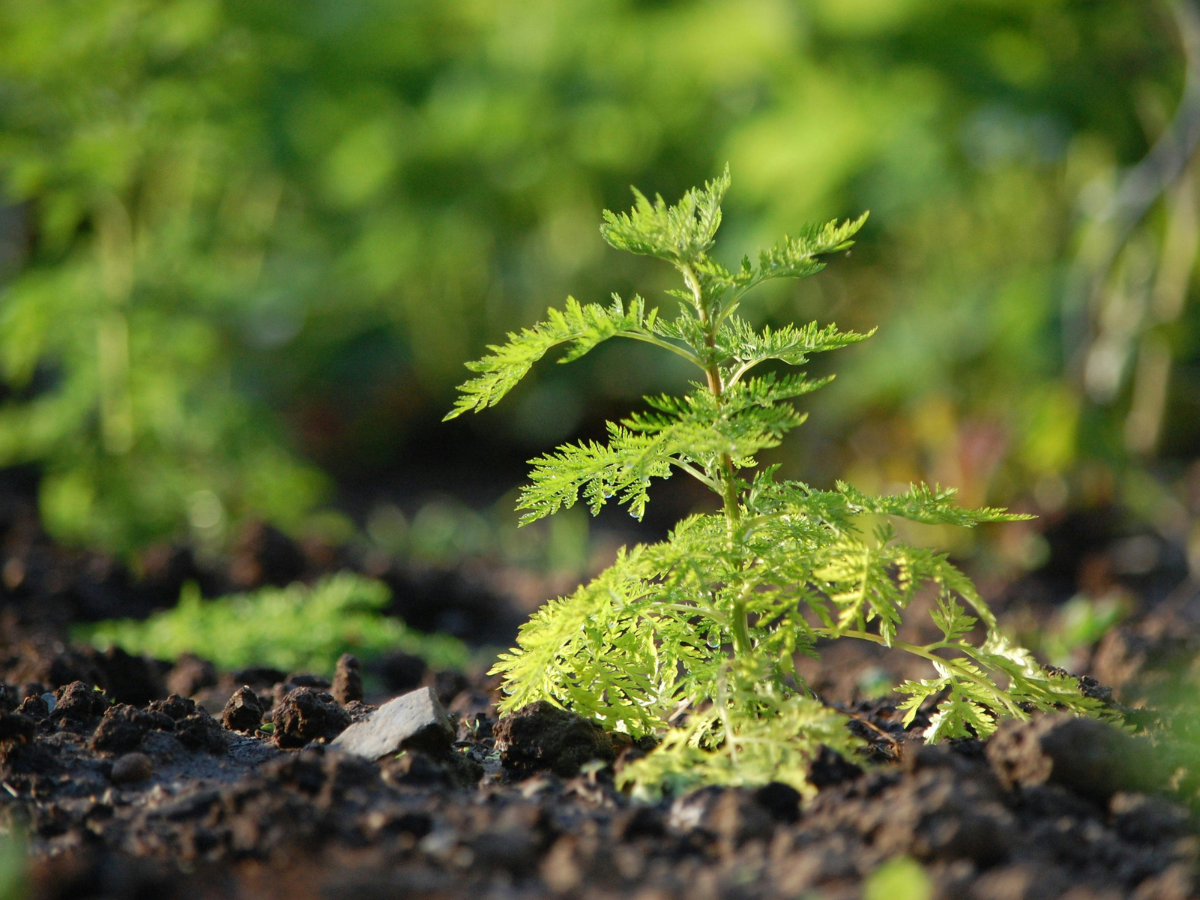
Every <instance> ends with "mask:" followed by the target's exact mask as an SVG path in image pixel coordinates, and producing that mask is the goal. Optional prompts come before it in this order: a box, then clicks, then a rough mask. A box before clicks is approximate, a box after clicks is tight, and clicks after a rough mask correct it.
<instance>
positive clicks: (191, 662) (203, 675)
mask: <svg viewBox="0 0 1200 900" xmlns="http://www.w3.org/2000/svg"><path fill="white" fill-rule="evenodd" d="M166 683H167V692H168V693H171V694H179V695H180V696H181V697H190V696H192V694H195V693H196V692H197V691H199V690H200V689H201V688H206V687H212V686H213V685H215V684H216V683H217V667H216V666H214V665H213V664H212V663H210V662H209V661H208V660H207V659H201V658H200V657H198V656H193V655H192V654H190V653H185V654H183V655H182V656H180V657H179V659H178V660H176V662H175V667H174V668H173V669H171V671H170V672H168V673H167V678H166Z"/></svg>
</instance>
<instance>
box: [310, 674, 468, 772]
mask: <svg viewBox="0 0 1200 900" xmlns="http://www.w3.org/2000/svg"><path fill="white" fill-rule="evenodd" d="M453 740H454V727H453V726H452V725H451V724H450V717H449V716H447V715H446V710H444V709H443V708H442V704H441V703H440V702H439V701H438V698H437V694H435V693H434V692H433V690H432V689H431V688H427V687H423V688H419V689H417V690H415V691H412V692H411V693H408V694H405V695H404V696H402V697H397V698H396V699H395V700H389V701H388V702H387V703H385V704H383V706H381V707H379V709H377V710H375V712H373V713H372V714H371V716H370V718H368V719H366V720H364V721H362V722H357V723H355V724H353V725H351V726H350V727H349V728H347V729H346V730H345V731H343V732H342V733H341V734H339V735H338V736H337V738H336V739H335V740H334V741H333V743H332V744H330V746H331V747H336V748H337V749H339V750H344V751H346V752H347V753H353V754H355V755H357V756H362V757H364V758H366V759H371V760H376V759H380V758H382V757H384V756H388V755H389V754H392V753H398V752H400V751H401V750H407V749H409V748H412V749H414V750H425V751H427V752H434V753H436V752H438V751H443V750H447V749H449V747H450V744H451V743H452V742H453Z"/></svg>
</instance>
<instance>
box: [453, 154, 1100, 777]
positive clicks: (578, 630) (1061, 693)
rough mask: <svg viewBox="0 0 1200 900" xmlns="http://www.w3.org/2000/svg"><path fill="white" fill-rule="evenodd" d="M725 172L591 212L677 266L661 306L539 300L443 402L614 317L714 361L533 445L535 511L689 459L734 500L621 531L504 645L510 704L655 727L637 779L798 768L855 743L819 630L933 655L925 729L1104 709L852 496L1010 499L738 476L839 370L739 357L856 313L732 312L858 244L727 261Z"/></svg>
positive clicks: (767, 474)
mask: <svg viewBox="0 0 1200 900" xmlns="http://www.w3.org/2000/svg"><path fill="white" fill-rule="evenodd" d="M728 186H729V176H728V171H726V173H725V174H724V175H723V176H722V177H720V178H718V179H716V180H714V181H712V182H709V183H708V184H707V185H706V186H705V187H704V189H702V190H692V191H689V192H688V193H687V194H685V196H684V198H683V200H681V201H680V202H679V203H678V204H676V205H674V206H667V205H666V204H665V203H664V202H663V200H662V198H657V199H656V200H655V201H654V202H653V203H652V202H651V201H649V200H647V199H646V198H645V197H644V196H643V195H642V194H640V193H636V192H635V196H636V200H637V202H636V206H635V208H634V210H633V211H632V212H631V213H629V214H622V215H614V214H611V213H609V214H606V216H605V223H606V224H605V226H604V227H603V229H602V232H603V234H604V237H605V239H606V240H608V241H609V242H610V243H611V244H613V246H615V247H619V248H622V249H627V250H630V251H632V252H635V253H644V254H648V255H651V256H655V257H658V258H661V259H664V260H667V261H668V262H670V263H671V264H672V265H673V266H674V267H675V268H676V269H677V270H678V272H679V274H680V275H681V276H682V278H683V282H684V289H683V290H680V291H676V292H674V295H675V296H677V297H679V299H680V303H679V311H678V314H677V316H676V317H675V318H674V319H671V320H667V319H661V318H659V317H658V316H657V314H651V315H650V316H647V317H643V316H642V311H641V306H640V304H639V306H638V307H637V308H636V321H635V322H632V323H631V324H626V323H625V322H624V321H623V320H622V316H624V311H623V309H622V307H621V306H620V304H619V303H618V304H616V305H615V306H614V307H613V308H612V309H611V310H610V311H608V312H607V313H605V312H604V311H602V310H599V309H598V308H595V309H596V311H595V312H592V313H590V314H587V315H585V314H584V313H583V311H582V310H581V309H580V308H579V307H578V306H574V305H569V306H568V315H567V316H564V315H562V314H560V313H554V312H552V313H551V316H550V319H549V322H548V323H543V324H541V325H538V326H536V327H534V328H533V329H526V330H525V331H524V332H522V333H521V334H519V335H511V336H510V340H509V343H508V344H506V345H504V346H503V347H493V348H491V350H492V355H491V356H490V357H487V358H485V360H483V361H482V362H480V363H473V364H471V365H470V368H472V369H473V370H475V371H482V372H485V373H486V375H485V376H484V377H490V378H494V379H495V381H494V382H487V383H484V382H482V381H481V380H480V379H475V380H473V381H469V382H467V384H466V385H464V386H463V388H462V391H463V394H464V396H463V397H462V398H460V401H459V406H458V407H456V409H455V411H454V412H453V413H452V415H457V414H458V413H459V412H461V411H464V410H466V409H481V408H483V407H484V406H486V405H490V403H491V402H494V400H493V399H492V398H493V397H494V396H496V391H498V390H499V389H500V388H503V389H504V390H507V389H508V388H509V387H511V386H512V384H513V383H515V381H516V380H517V379H518V378H519V377H520V376H521V375H523V374H524V373H525V372H527V371H528V369H529V367H530V366H531V365H532V364H533V362H535V361H536V360H537V359H538V358H540V357H541V356H542V355H543V354H544V352H545V350H546V349H548V348H549V347H550V346H551V345H552V344H553V343H563V342H570V341H576V342H578V344H577V349H576V350H575V351H573V356H578V355H580V353H582V352H586V350H587V349H590V348H591V346H594V345H595V343H597V342H598V341H599V340H603V339H607V338H609V337H617V336H622V335H623V336H631V337H644V336H645V335H644V333H642V332H638V331H637V330H638V329H644V331H645V332H647V333H651V334H654V335H657V336H658V337H660V338H661V339H662V340H663V341H664V342H666V343H668V344H669V346H670V348H671V349H673V350H675V351H676V352H679V353H681V354H682V355H685V356H688V357H689V358H690V359H691V360H692V362H694V364H695V365H696V366H697V368H698V369H699V370H700V372H701V374H702V376H703V378H704V381H703V382H702V383H696V384H695V385H694V388H695V389H694V391H693V392H692V393H690V394H687V395H686V396H684V397H678V398H677V397H650V398H647V399H646V402H647V404H648V405H649V407H650V411H648V412H642V413H635V414H634V415H631V416H630V417H628V418H626V419H624V420H623V421H621V422H620V423H619V424H610V426H609V440H608V442H607V443H601V442H597V441H593V442H589V443H586V444H577V445H568V446H565V447H560V448H559V449H558V450H557V451H555V452H554V453H551V454H548V455H546V456H544V457H542V458H540V459H537V460H534V461H533V466H534V468H533V473H532V479H531V481H532V483H531V484H530V485H529V486H528V487H527V488H526V489H525V492H524V493H523V494H522V496H521V500H520V506H521V508H522V509H525V510H528V511H529V512H528V514H527V516H526V520H527V521H532V520H533V519H536V518H539V517H541V516H544V515H548V514H551V513H554V512H557V511H558V510H560V509H563V508H566V507H570V506H572V505H573V504H574V503H576V502H577V501H578V499H579V498H580V496H582V497H583V499H584V500H585V501H586V502H587V504H588V506H589V507H590V508H591V510H592V512H593V513H594V512H597V511H599V509H600V508H601V507H602V506H603V505H604V504H605V503H607V502H608V501H609V500H615V501H616V502H618V503H621V504H624V505H627V506H628V507H629V509H630V512H632V513H633V514H634V515H635V516H639V517H640V516H641V515H642V513H643V511H644V509H645V506H646V503H647V502H648V489H649V486H650V484H651V480H652V479H653V478H666V477H669V476H670V475H671V474H672V473H673V471H675V470H678V471H682V472H684V473H686V474H688V475H690V476H692V477H694V478H696V479H698V480H699V481H701V482H702V483H703V484H705V485H706V486H707V487H709V488H710V489H711V490H712V491H714V492H715V493H716V494H718V495H719V496H720V497H721V499H722V503H723V507H724V509H723V512H722V513H719V514H712V515H695V516H691V517H689V518H687V519H685V520H683V521H682V522H680V523H679V524H678V525H677V527H676V528H675V529H674V530H673V531H672V533H671V534H670V536H669V537H668V539H667V540H666V541H664V542H662V543H657V544H651V545H639V546H636V547H634V548H633V549H632V550H628V551H622V552H621V553H620V554H619V555H618V557H617V560H616V562H615V563H614V564H613V565H612V566H611V567H610V568H609V569H608V570H606V571H605V572H604V573H602V574H601V575H599V576H598V577H597V578H595V579H594V580H593V581H591V582H590V583H588V584H586V585H584V586H582V587H580V588H579V589H578V590H577V591H576V592H575V593H574V594H572V595H570V596H569V597H564V598H560V599H558V600H553V601H551V602H550V603H548V604H546V605H545V606H544V607H543V608H542V609H540V610H539V611H538V612H537V613H535V614H534V615H533V617H532V618H531V619H530V621H529V622H528V623H527V624H526V625H525V626H524V627H523V628H522V629H521V632H520V635H519V637H518V641H517V647H516V648H515V649H513V650H512V651H510V652H509V653H507V654H503V655H502V656H501V657H500V659H499V661H498V662H497V664H496V666H495V668H494V669H493V672H494V673H498V674H501V675H503V676H504V682H505V690H506V692H507V696H506V698H505V699H504V701H503V702H502V704H501V709H502V710H503V711H512V710H515V709H518V708H520V707H522V706H524V705H525V704H527V703H530V702H533V701H536V700H546V701H549V702H551V703H554V704H556V705H559V706H562V707H565V708H568V709H571V710H574V711H575V712H578V713H580V714H583V715H585V716H588V717H590V718H592V719H594V720H596V721H597V722H600V723H601V724H603V725H604V727H605V728H607V729H609V730H613V731H623V732H627V733H628V734H630V735H632V736H634V737H640V736H643V735H655V736H656V737H658V738H660V739H661V740H660V743H659V745H658V747H657V748H656V749H655V750H654V751H653V752H651V753H650V754H648V755H647V756H646V757H645V758H644V759H641V760H639V761H637V762H635V763H633V764H632V765H630V766H628V767H626V768H625V769H624V770H623V771H622V772H621V775H620V780H621V782H622V783H623V784H625V785H628V786H630V787H631V788H632V789H633V790H634V791H635V793H639V794H642V795H647V796H654V795H657V794H659V793H661V792H663V791H676V790H685V789H687V788H690V787H694V786H696V785H699V784H730V785H741V784H760V783H763V782H766V781H770V780H778V781H784V782H787V783H789V784H792V785H794V786H795V787H796V788H797V789H799V790H801V791H808V790H809V789H810V786H809V785H808V783H807V781H806V779H805V774H806V769H807V765H808V762H809V761H810V760H811V758H812V756H813V754H814V753H816V752H817V750H818V748H819V747H820V746H822V745H825V746H828V747H831V748H833V749H836V750H840V751H843V752H846V753H849V752H852V751H853V749H854V746H855V742H854V740H853V739H852V737H851V735H850V732H849V731H847V730H846V729H845V728H844V722H845V718H844V716H843V715H842V714H841V713H838V712H836V711H834V710H832V709H830V708H828V707H825V706H824V705H823V704H822V703H821V702H820V701H819V700H817V699H816V698H814V697H812V696H811V695H810V694H809V692H808V691H807V689H806V687H805V685H804V684H803V681H802V679H800V678H799V676H798V674H797V673H796V671H795V669H794V666H793V658H794V656H795V654H796V653H815V648H816V645H817V641H818V640H819V639H830V638H854V639H858V640H865V641H870V642H873V643H876V644H881V645H883V646H885V647H891V648H895V649H898V650H902V651H905V652H908V653H911V654H914V655H916V656H918V657H920V658H921V659H923V660H925V661H926V662H928V663H929V664H930V666H931V667H932V669H933V670H934V672H935V673H936V676H937V677H935V678H930V679H926V680H922V681H910V682H907V683H906V684H904V685H902V686H900V688H899V690H900V691H902V692H904V693H906V694H908V695H909V698H908V700H906V701H905V703H904V704H903V709H904V710H905V711H906V715H907V719H906V722H911V721H912V720H913V718H914V717H915V715H916V714H917V712H918V711H919V710H920V709H928V710H929V711H930V713H931V726H930V728H929V729H928V730H927V732H926V739H927V740H930V741H937V740H941V739H946V738H954V737H967V736H976V737H980V738H983V737H987V736H988V735H989V734H991V732H992V731H994V730H995V727H996V724H995V723H996V719H997V718H998V717H1002V716H1014V717H1017V718H1026V717H1028V716H1029V714H1030V713H1031V712H1032V711H1034V710H1047V711H1048V710H1055V709H1060V710H1061V709H1068V710H1073V711H1075V712H1078V713H1090V714H1097V715H1105V714H1106V711H1105V710H1104V709H1103V707H1102V705H1101V704H1100V703H1099V702H1098V701H1096V700H1093V699H1091V698H1088V697H1086V696H1084V694H1083V693H1082V692H1081V690H1080V687H1079V685H1078V684H1077V683H1076V681H1075V680H1074V679H1072V678H1070V677H1068V676H1065V675H1063V674H1061V673H1057V672H1054V671H1050V670H1046V669H1043V668H1042V667H1040V666H1039V665H1038V664H1037V663H1036V661H1035V660H1034V659H1033V657H1032V656H1031V655H1030V654H1029V652H1028V651H1026V650H1024V649H1023V648H1021V647H1018V646H1016V645H1014V644H1013V643H1011V642H1010V641H1009V640H1008V639H1007V638H1006V637H1005V636H1004V635H1003V634H1002V633H1001V632H1000V631H999V630H998V628H997V623H996V619H995V617H994V616H993V614H992V612H991V611H990V610H989V609H988V607H987V605H986V603H984V601H983V600H982V598H981V597H980V596H979V594H978V593H977V592H976V590H975V588H974V586H973V585H972V584H971V582H970V580H969V579H968V578H967V577H966V576H965V575H963V574H962V573H961V572H960V571H959V570H958V569H957V568H955V567H954V566H953V565H952V564H951V563H950V562H949V561H948V559H947V557H946V554H944V553H939V552H937V551H934V550H931V549H927V548H918V547H911V546H908V545H906V544H904V543H902V542H900V541H899V540H898V539H897V537H896V532H895V530H894V529H893V527H892V526H891V524H889V523H886V522H885V523H884V524H882V525H878V526H876V527H874V529H873V530H871V531H870V532H869V533H864V530H863V529H862V528H861V527H860V524H861V520H862V519H863V517H864V516H872V517H876V518H878V517H880V516H886V517H897V518H902V519H908V520H911V521H915V522H923V523H929V524H949V525H959V526H963V527H971V526H974V525H978V524H980V523H984V522H1008V521H1013V520H1016V519H1020V518H1023V517H1022V516H1017V515H1011V514H1009V513H1006V512H1005V511H1003V510H999V509H990V508H983V509H964V508H961V507H958V506H957V505H955V503H954V492H953V491H951V490H946V489H943V488H940V487H936V486H935V487H929V486H927V485H914V486H912V487H911V488H910V489H909V490H908V491H906V492H904V493H900V494H895V495H890V496H883V497H874V496H868V495H866V494H864V493H862V492H860V491H857V490H855V489H854V488H852V487H850V486H849V485H846V484H842V483H839V484H837V486H836V488H835V489H834V490H832V491H822V490H816V489H814V488H811V487H809V486H808V485H805V484H802V483H799V482H776V481H775V479H774V475H775V467H769V468H767V469H765V470H763V471H761V472H759V473H758V474H757V475H756V476H755V477H754V478H753V479H751V480H749V481H747V480H746V479H745V478H744V477H743V475H742V473H743V472H745V471H746V470H748V469H752V468H754V467H755V466H756V465H757V463H756V460H755V458H754V457H755V454H756V453H758V452H759V451H761V450H763V449H766V448H769V447H774V446H776V445H777V444H778V443H779V442H780V441H781V440H782V439H783V437H784V435H785V434H786V433H787V432H788V431H790V430H791V429H793V428H795V427H796V426H798V425H800V424H801V423H802V422H803V420H804V417H803V416H802V415H800V414H799V413H798V412H796V410H795V409H794V408H793V407H792V405H791V401H792V400H793V399H795V398H796V397H799V396H802V395H804V394H807V393H808V392H810V391H812V390H814V389H816V388H819V387H821V386H822V385H823V384H825V383H827V381H828V379H823V380H819V381H808V380H806V379H805V378H804V377H802V376H797V375H787V376H782V377H780V376H778V375H776V374H775V373H774V372H770V373H768V374H766V375H763V376H756V377H753V378H744V377H743V376H745V375H746V373H747V372H748V371H749V370H750V368H751V367H753V366H754V365H757V364H758V363H761V362H765V361H766V360H776V361H778V362H780V363H784V364H789V365H793V366H798V365H802V364H804V363H805V362H807V360H808V357H809V355H811V354H813V353H818V352H822V351H827V350H833V349H838V348H841V347H845V346H847V345H849V344H852V343H855V342H857V341H860V340H862V339H863V337H865V335H860V334H854V333H847V332H840V331H838V330H837V329H836V327H834V326H828V327H825V328H821V327H819V326H818V325H816V323H813V324H811V325H808V326H805V327H802V328H797V327H793V326H785V327H783V328H780V329H777V330H774V331H770V330H767V329H764V330H762V331H757V330H755V329H754V328H753V327H752V326H751V325H750V324H749V323H748V322H746V321H745V320H743V319H741V318H739V317H738V316H737V315H736V312H735V310H736V308H737V306H738V304H739V302H740V299H741V297H742V295H743V294H744V292H745V290H746V289H748V288H749V287H752V286H753V285H755V284H757V283H759V282H761V281H762V280H764V279H766V278H769V277H776V276H788V277H795V276H802V275H809V274H812V273H814V272H816V271H818V270H819V268H820V267H821V265H822V262H821V257H822V255H823V254H828V253H831V252H835V251H838V250H842V249H845V248H846V247H847V246H849V245H850V243H851V239H852V237H853V235H854V233H855V232H856V231H857V230H858V228H859V227H861V225H862V224H863V222H864V221H865V216H864V217H862V218H859V219H858V220H856V221H854V222H848V223H844V224H842V225H837V224H836V223H830V224H829V225H826V226H822V227H810V228H806V229H804V230H803V231H802V232H801V234H802V237H801V238H799V239H785V240H784V241H782V242H781V243H779V244H778V245H776V247H775V248H774V249H773V250H771V251H769V252H766V253H763V254H761V255H760V257H759V259H760V263H759V266H758V268H754V267H753V266H752V265H751V264H750V262H749V259H748V258H747V259H746V260H745V261H744V262H743V267H742V269H741V271H740V272H738V273H736V274H735V273H730V272H728V271H727V270H725V269H724V268H722V267H721V266H719V265H718V264H716V263H715V262H713V261H712V260H711V259H710V258H709V257H708V255H707V254H708V251H709V250H710V249H711V248H712V246H713V242H714V240H715V235H716V231H717V228H718V226H719V225H720V221H721V213H720V202H721V198H722V196H723V195H724V192H725V191H726V189H727V188H728ZM615 322H621V324H620V325H617V324H610V323H615ZM493 385H495V387H493ZM922 591H932V592H934V593H935V595H936V598H937V603H936V605H935V608H934V610H933V612H932V621H933V624H934V625H935V626H936V628H937V629H938V630H939V631H940V632H941V635H942V637H941V639H940V640H937V641H934V642H932V643H929V644H924V645H916V644H911V643H907V642H905V641H903V640H900V639H899V637H898V634H899V630H900V626H901V624H902V623H903V622H904V621H905V613H906V610H907V609H908V607H909V606H910V604H911V603H912V601H913V599H914V598H915V597H916V595H917V593H918V592H922ZM968 610H969V612H968ZM979 632H981V633H982V640H979V639H977V638H976V635H977V633H979Z"/></svg>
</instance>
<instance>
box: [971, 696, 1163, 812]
mask: <svg viewBox="0 0 1200 900" xmlns="http://www.w3.org/2000/svg"><path fill="white" fill-rule="evenodd" d="M1132 742H1133V738H1131V737H1129V736H1128V735H1126V734H1124V733H1122V732H1121V731H1120V730H1118V729H1117V728H1115V727H1113V726H1111V725H1106V724H1104V723H1103V722H1099V721H1097V720H1095V719H1077V718H1073V717H1071V716H1065V715H1053V716H1042V717H1040V718H1037V719H1035V720H1033V721H1032V722H1018V721H1013V720H1010V721H1008V722H1005V723H1003V724H1002V725H1001V726H1000V728H999V729H998V730H997V732H996V734H995V735H994V736H993V737H992V739H991V741H990V742H989V743H988V747H987V758H988V760H989V761H990V762H991V764H992V769H993V770H994V771H995V773H996V777H997V778H999V779H1000V781H1001V783H1003V784H1004V785H1006V786H1008V787H1030V786H1034V785H1041V784H1059V785H1062V786H1064V787H1067V788H1070V789H1072V790H1073V791H1075V792H1076V793H1078V794H1080V795H1082V796H1084V797H1088V798H1090V799H1092V800H1094V801H1096V802H1097V803H1101V804H1107V803H1108V800H1109V798H1110V797H1112V795H1113V794H1115V793H1116V792H1117V791H1118V790H1121V789H1131V790H1144V789H1154V788H1157V787H1160V786H1161V781H1162V779H1161V775H1160V774H1159V773H1158V772H1156V771H1155V769H1156V766H1155V765H1154V761H1153V755H1152V754H1151V753H1148V752H1146V748H1143V747H1138V746H1135V745H1134V744H1133V743H1132Z"/></svg>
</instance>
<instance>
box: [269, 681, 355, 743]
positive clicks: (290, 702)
mask: <svg viewBox="0 0 1200 900" xmlns="http://www.w3.org/2000/svg"><path fill="white" fill-rule="evenodd" d="M271 722H272V724H273V725H274V726H275V743H276V744H277V745H278V746H279V747H280V748H283V749H288V748H296V747H303V746H305V745H306V744H309V743H311V742H313V741H316V740H325V741H331V740H333V739H334V738H335V737H337V736H338V735H339V734H341V733H342V732H343V731H344V730H345V729H346V728H347V727H349V725H350V714H349V713H347V712H346V711H345V710H344V709H342V708H341V706H339V705H338V702H337V701H336V700H334V699H333V696H332V695H331V694H328V693H326V692H325V691H322V690H319V689H317V688H312V687H297V688H293V689H292V690H290V691H288V693H287V694H286V695H285V696H284V697H283V699H282V701H281V702H280V703H279V704H278V705H277V706H276V707H275V709H273V710H272V711H271Z"/></svg>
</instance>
